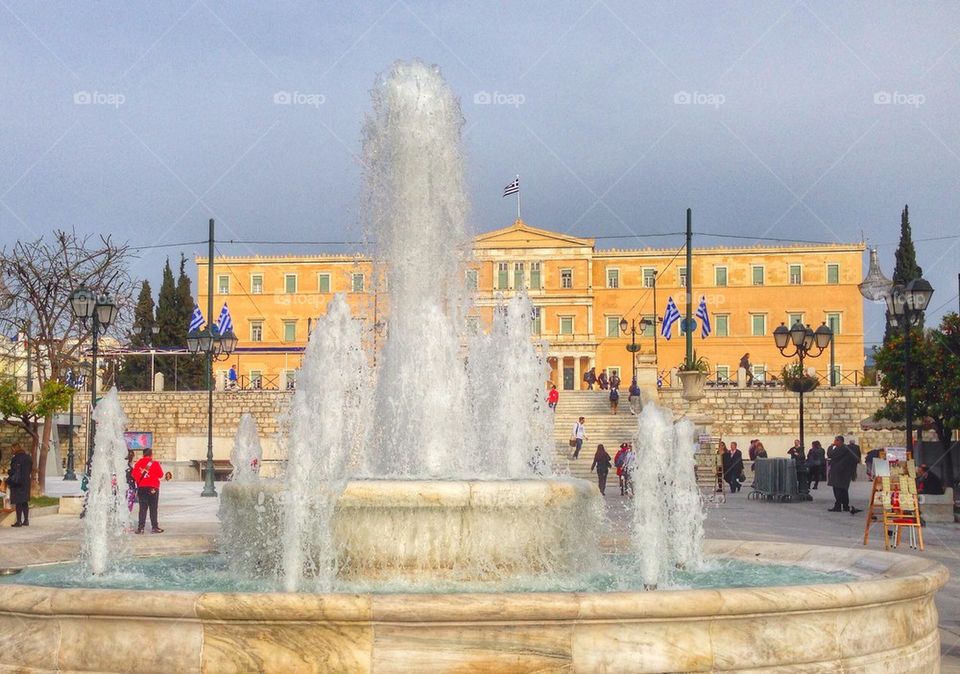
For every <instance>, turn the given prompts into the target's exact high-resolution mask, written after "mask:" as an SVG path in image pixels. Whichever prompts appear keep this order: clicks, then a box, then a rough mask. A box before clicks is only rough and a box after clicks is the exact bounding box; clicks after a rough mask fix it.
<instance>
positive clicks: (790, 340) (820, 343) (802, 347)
mask: <svg viewBox="0 0 960 674" xmlns="http://www.w3.org/2000/svg"><path fill="white" fill-rule="evenodd" d="M773 341H774V343H775V344H776V345H777V349H778V350H779V351H780V354H781V355H783V356H785V357H786V358H794V357H796V358H797V359H799V361H800V379H799V384H798V386H797V392H798V393H799V394H800V453H799V455H798V456H797V457H795V458H796V461H797V478H798V479H797V482H798V484H799V487H800V498H801V500H805V501H806V500H810V491H809V485H810V480H809V479H808V475H809V474H808V471H807V465H806V463H807V462H806V451H807V450H806V447H807V445H806V440H805V439H804V437H803V394H804V392H805V389H807V388H808V386H807V382H806V381H805V379H804V378H805V375H806V370H804V368H803V361H804V359H805V358H816V357H817V356H819V355H820V354H822V353H823V352H824V351H825V350H826V349H827V347H829V346H830V345H831V344H832V343H833V330H831V329H830V328H829V327H827V324H826V323H823V324H822V325H821V326H820V327H819V328H817V329H816V331H814V330H813V329H812V328H811V327H810V326H809V325H804V324H803V323H801V322H800V321H797V322H796V323H794V324H793V326H792V327H791V328H790V329H787V326H786V325H784V324H783V323H781V324H780V326H779V327H778V328H777V329H776V330H774V331H773ZM791 348H792V351H791ZM788 352H789V353H788ZM814 385H815V384H811V385H810V386H809V389H810V390H811V391H812V390H813V386H814Z"/></svg>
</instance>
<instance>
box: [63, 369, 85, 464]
mask: <svg viewBox="0 0 960 674" xmlns="http://www.w3.org/2000/svg"><path fill="white" fill-rule="evenodd" d="M85 379H86V377H85V376H84V375H82V374H76V373H75V372H74V371H73V370H72V369H70V370H67V376H66V377H64V383H65V384H66V385H67V386H69V387H70V388H72V389H73V391H72V392H71V393H70V434H69V435H68V436H67V469H66V471H64V473H63V479H64V480H65V481H72V480H76V479H77V472H76V469H75V465H74V463H75V462H74V451H73V398H74V396H76V394H77V389H78V388H80V387H81V386H83V383H84V380H85Z"/></svg>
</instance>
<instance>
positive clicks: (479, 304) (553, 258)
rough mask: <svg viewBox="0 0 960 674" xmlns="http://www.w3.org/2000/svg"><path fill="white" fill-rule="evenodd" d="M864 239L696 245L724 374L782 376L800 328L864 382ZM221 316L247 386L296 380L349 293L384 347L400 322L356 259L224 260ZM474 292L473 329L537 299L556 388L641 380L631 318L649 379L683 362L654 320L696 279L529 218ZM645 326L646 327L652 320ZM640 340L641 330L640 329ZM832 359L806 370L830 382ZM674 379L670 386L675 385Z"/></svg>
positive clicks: (503, 236) (501, 243)
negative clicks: (322, 323) (321, 327)
mask: <svg viewBox="0 0 960 674" xmlns="http://www.w3.org/2000/svg"><path fill="white" fill-rule="evenodd" d="M864 249H865V247H864V244H863V243H850V244H826V245H802V244H791V245H783V246H750V247H710V248H706V247H695V248H694V253H693V265H692V266H693V269H692V272H693V274H692V280H693V293H694V307H693V310H694V312H695V311H696V305H697V304H698V303H699V301H700V298H701V297H703V298H705V300H706V304H707V308H708V311H709V314H710V320H711V324H712V334H711V335H710V336H709V337H707V338H705V339H704V338H701V336H700V330H699V328H698V329H697V331H696V334H695V336H694V348H695V349H696V351H697V353H698V355H701V356H704V357H706V359H707V360H708V362H709V364H710V369H711V377H712V378H713V379H715V380H717V379H719V380H720V381H723V380H725V379H727V378H729V379H733V380H735V379H736V372H737V367H738V364H739V362H740V359H741V357H742V356H743V355H744V354H746V353H749V354H750V362H751V365H752V368H753V373H754V375H755V377H756V379H757V380H763V379H766V378H769V377H771V376H778V375H779V372H780V369H781V368H782V367H783V365H785V364H786V363H787V359H785V358H784V357H783V356H781V355H780V353H779V351H778V350H777V348H776V346H775V345H774V342H773V336H772V335H773V330H774V329H775V328H776V327H777V326H778V325H780V323H785V324H787V325H788V326H789V325H791V324H792V323H794V322H795V321H796V320H801V321H803V322H804V323H807V324H809V325H811V326H812V327H814V328H816V327H817V326H818V325H820V323H823V322H826V323H828V324H829V325H830V326H831V328H832V329H833V331H834V333H835V335H836V337H835V345H834V349H833V362H834V368H835V375H834V377H835V380H836V381H837V382H838V383H841V384H850V383H855V381H856V380H858V378H859V376H860V374H861V371H862V369H863V360H864V351H863V345H864V338H863V298H862V297H861V295H860V293H859V291H858V289H857V284H858V283H859V282H860V280H861V277H862V260H863V253H864ZM196 262H197V265H198V284H197V287H198V288H199V289H200V290H201V292H200V294H199V297H198V304H199V305H200V306H201V307H206V287H207V259H206V258H197V260H196ZM214 268H215V271H214V293H215V295H214V306H215V312H218V311H219V308H220V306H222V304H223V302H224V301H226V302H227V304H228V306H229V308H230V312H231V315H232V317H233V323H234V330H235V332H236V334H237V336H238V337H239V340H240V342H239V347H238V349H237V352H236V354H235V356H234V357H233V358H232V359H231V360H230V361H229V362H226V363H218V367H219V368H221V371H222V372H225V371H226V369H227V368H229V367H230V365H234V366H236V368H237V371H238V374H239V375H240V383H241V385H242V386H245V387H246V386H262V387H263V388H284V387H288V386H292V385H294V382H295V376H296V374H295V372H296V369H297V367H298V366H299V364H300V358H301V353H302V350H303V347H304V346H305V344H306V340H307V336H308V334H309V331H310V329H311V326H312V323H313V320H314V319H315V318H316V317H317V316H321V315H323V314H324V313H325V311H326V305H327V302H329V301H330V299H332V297H333V296H334V294H336V293H345V294H346V297H347V300H348V302H349V303H350V306H351V308H352V309H353V311H354V313H355V315H356V316H357V317H358V319H359V320H363V321H364V322H365V326H366V329H365V334H367V335H368V339H369V342H370V346H371V347H372V348H374V349H375V348H376V347H377V342H378V340H382V339H383V332H384V330H383V328H384V326H385V325H388V324H389V320H388V318H389V317H388V314H389V311H388V307H387V305H386V301H385V296H384V295H383V293H382V292H380V291H378V290H377V287H378V286H379V285H380V284H375V283H373V282H372V279H371V264H370V261H369V259H367V258H365V257H361V256H350V255H323V254H319V255H287V256H247V257H217V258H215V260H214ZM465 275H466V278H465V279H464V280H465V283H466V285H467V287H468V288H470V289H471V290H473V292H474V296H475V300H474V310H473V316H471V317H470V318H469V319H468V320H469V321H471V323H472V325H471V326H469V327H471V328H472V329H477V330H482V329H484V328H485V326H489V324H490V321H491V320H492V317H493V311H494V307H495V305H496V303H497V301H498V299H499V298H500V297H510V296H512V295H513V294H514V293H516V292H518V291H519V290H521V289H524V290H526V291H527V292H528V293H529V295H530V297H531V299H532V301H533V304H534V306H535V307H536V316H535V318H534V320H533V322H532V326H531V332H532V334H533V336H534V338H538V339H543V340H545V341H546V342H547V343H548V344H549V356H550V364H551V368H552V373H551V379H552V380H553V381H554V382H555V383H556V384H557V385H558V387H560V388H561V389H566V390H569V389H573V388H582V387H583V386H584V384H583V375H584V373H585V372H586V371H587V370H588V369H589V368H591V367H595V368H596V372H597V373H600V372H601V371H602V370H604V369H606V370H607V371H608V372H612V371H616V372H618V373H619V374H620V376H621V378H622V379H623V380H624V382H629V379H630V376H631V373H632V368H633V361H632V357H631V353H630V352H629V351H628V350H627V348H626V347H627V346H628V345H629V344H630V341H631V335H630V334H624V333H623V332H622V331H621V329H620V322H621V319H624V318H625V319H627V321H628V322H633V321H636V326H637V335H636V338H637V341H638V343H639V344H640V352H639V353H638V354H637V363H638V364H639V365H640V367H641V370H642V371H643V372H645V373H646V374H647V377H648V382H647V383H648V384H649V378H650V377H655V373H656V372H658V371H659V372H663V373H668V372H669V370H670V369H671V368H673V367H675V366H676V365H677V364H678V363H679V362H680V361H681V360H682V359H683V356H684V350H685V341H684V337H683V335H682V334H681V333H680V330H679V327H680V323H677V324H675V325H674V326H673V332H672V338H671V339H669V340H667V339H666V338H665V337H663V336H660V335H659V330H660V326H659V325H656V327H655V323H654V320H655V319H656V318H658V317H662V316H663V313H664V309H665V307H666V305H667V302H668V299H669V298H673V301H674V302H675V303H676V305H677V307H678V309H679V310H680V312H681V313H684V312H685V310H686V301H685V296H686V287H685V286H686V283H687V278H688V271H687V269H686V264H685V256H684V253H683V252H682V251H681V252H680V253H679V254H678V251H677V250H676V249H653V248H644V249H631V250H620V249H602V248H597V247H596V244H595V241H594V240H593V239H584V238H578V237H574V236H570V235H568V234H561V233H558V232H552V231H548V230H544V229H539V228H535V227H531V226H529V225H527V224H525V223H524V222H523V221H521V220H517V221H516V222H514V223H513V224H512V225H511V226H509V227H506V228H503V229H499V230H495V231H492V232H487V233H485V234H481V235H479V236H477V237H476V238H475V240H474V255H473V259H472V260H471V262H470V264H469V267H468V269H467V270H466V272H465ZM642 319H646V324H641V320H642ZM628 333H629V330H628ZM830 362H831V361H830V353H829V352H828V353H824V354H823V355H822V356H821V357H819V358H816V359H812V360H809V361H807V365H808V366H809V367H815V368H816V369H817V372H818V373H819V374H820V376H821V377H823V378H826V377H827V376H828V372H829V366H830ZM667 379H668V380H669V377H667Z"/></svg>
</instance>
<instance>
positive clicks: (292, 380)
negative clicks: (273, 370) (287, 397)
mask: <svg viewBox="0 0 960 674" xmlns="http://www.w3.org/2000/svg"><path fill="white" fill-rule="evenodd" d="M283 387H284V388H285V389H286V390H288V391H292V390H294V389H295V388H297V371H296V370H284V371H283Z"/></svg>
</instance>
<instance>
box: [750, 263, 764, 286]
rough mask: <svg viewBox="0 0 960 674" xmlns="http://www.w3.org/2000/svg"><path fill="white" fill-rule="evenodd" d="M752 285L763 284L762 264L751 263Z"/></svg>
mask: <svg viewBox="0 0 960 674" xmlns="http://www.w3.org/2000/svg"><path fill="white" fill-rule="evenodd" d="M752 274H753V285H755V286H762V285H763V266H762V265H758V264H755V265H753V272H752Z"/></svg>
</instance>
